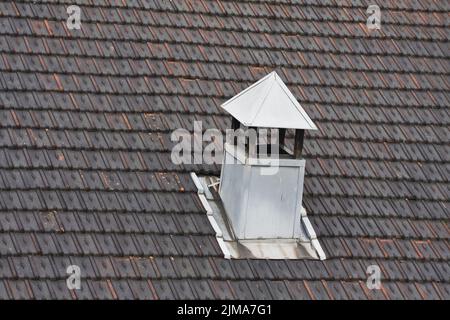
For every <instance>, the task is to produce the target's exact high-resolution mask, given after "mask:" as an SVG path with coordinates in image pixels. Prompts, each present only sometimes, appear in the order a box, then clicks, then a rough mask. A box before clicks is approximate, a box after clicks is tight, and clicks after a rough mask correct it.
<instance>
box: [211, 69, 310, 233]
mask: <svg viewBox="0 0 450 320" xmlns="http://www.w3.org/2000/svg"><path fill="white" fill-rule="evenodd" d="M222 108H223V109H225V110H226V111H227V112H228V113H230V114H231V115H232V117H233V118H232V119H233V122H232V123H233V129H237V128H239V126H240V125H241V124H243V125H244V126H246V127H249V128H277V129H279V132H280V134H279V136H280V138H279V144H280V152H279V156H277V158H276V159H272V160H268V158H267V157H266V158H262V156H261V155H260V154H258V153H256V154H255V153H252V152H249V150H248V148H242V147H239V146H238V145H235V144H234V143H229V141H228V142H227V143H226V144H225V148H224V153H225V154H224V160H223V165H222V172H221V180H220V189H219V194H220V197H221V199H222V203H223V206H224V209H225V211H226V215H227V218H228V220H229V224H230V225H231V228H232V230H233V233H234V236H235V237H236V239H237V240H256V239H258V240H262V239H298V238H299V237H301V236H303V235H302V228H301V209H302V194H303V179H304V172H305V160H304V159H301V151H302V146H303V137H304V130H310V129H312V130H316V129H317V128H316V126H315V125H314V123H313V122H312V121H311V119H310V118H309V117H308V115H307V114H306V112H305V111H304V110H303V108H302V107H301V106H300V104H299V103H298V102H297V100H296V99H295V97H294V96H293V94H292V93H291V92H290V91H289V89H288V88H287V87H286V85H285V84H284V83H283V81H282V80H281V79H280V77H279V76H278V75H277V74H276V72H272V73H270V74H268V75H267V76H265V77H264V78H263V79H261V80H259V81H258V82H256V83H255V84H253V85H252V86H250V87H249V88H247V89H245V90H244V91H242V92H241V93H239V94H238V95H236V96H235V97H233V98H232V99H230V100H228V101H227V102H225V103H224V104H223V105H222ZM286 129H295V142H294V150H293V152H283V150H286V149H285V147H284V136H285V132H286ZM270 158H272V157H270ZM270 165H278V170H276V171H275V173H273V174H266V173H263V171H262V170H261V169H262V168H263V169H264V167H266V169H267V168H268V167H269V166H270Z"/></svg>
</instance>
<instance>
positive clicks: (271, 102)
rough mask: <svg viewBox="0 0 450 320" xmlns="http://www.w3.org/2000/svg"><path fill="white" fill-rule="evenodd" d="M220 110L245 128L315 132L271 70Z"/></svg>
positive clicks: (300, 107)
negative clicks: (223, 110)
mask: <svg viewBox="0 0 450 320" xmlns="http://www.w3.org/2000/svg"><path fill="white" fill-rule="evenodd" d="M221 107H222V108H223V109H225V110H226V111H227V112H228V113H230V114H231V115H232V116H233V117H234V118H236V119H237V120H238V121H239V122H241V123H242V124H243V125H245V126H247V127H262V128H283V129H305V130H317V127H316V125H315V124H314V122H312V120H311V119H310V118H309V116H308V114H307V113H306V112H305V110H303V108H302V106H301V105H300V103H299V102H298V101H297V99H295V97H294V95H293V94H292V93H291V91H289V89H288V88H287V87H286V85H285V84H284V82H283V80H281V78H280V76H279V75H278V74H277V73H276V72H275V71H272V72H271V73H269V74H268V75H266V76H265V77H264V78H262V79H261V80H259V81H258V82H256V83H254V84H252V85H251V86H250V87H248V88H247V89H245V90H243V91H242V92H240V93H238V94H237V95H235V96H234V97H233V98H231V99H230V100H228V101H226V102H225V103H223V104H222V105H221Z"/></svg>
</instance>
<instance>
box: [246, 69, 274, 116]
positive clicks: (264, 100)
mask: <svg viewBox="0 0 450 320" xmlns="http://www.w3.org/2000/svg"><path fill="white" fill-rule="evenodd" d="M271 77H274V81H273V82H272V83H271V84H270V88H269V89H268V90H267V92H266V94H265V95H264V98H262V99H261V100H260V101H261V103H260V105H259V108H258V109H257V110H256V112H255V115H254V116H253V119H252V122H254V121H255V119H256V117H257V116H258V114H259V113H260V112H261V110H262V106H263V105H264V103H265V102H266V99H267V97H268V96H269V94H270V92H271V91H272V88H273V86H274V85H275V83H276V77H277V73H276V72H275V71H272V72H271V73H269V74H268V75H267V76H265V77H264V78H263V79H264V80H269V79H270V78H271Z"/></svg>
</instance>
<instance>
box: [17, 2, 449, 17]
mask: <svg viewBox="0 0 450 320" xmlns="http://www.w3.org/2000/svg"><path fill="white" fill-rule="evenodd" d="M222 1H223V2H227V3H230V2H233V0H232V1H230V0H222ZM239 1H240V2H243V3H254V1H252V0H239ZM15 2H17V3H25V4H29V1H24V0H16V1H15ZM42 3H43V4H50V5H58V4H62V3H56V4H55V3H54V2H52V1H50V0H42ZM262 3H264V4H269V5H270V4H271V5H279V4H281V5H284V6H287V7H292V6H295V5H297V6H300V7H305V8H307V7H318V8H328V9H341V8H342V9H364V10H365V9H366V8H367V7H365V6H364V5H362V6H359V5H345V4H344V5H339V4H332V5H326V4H319V3H315V4H309V3H296V4H295V3H291V2H275V1H262ZM79 5H82V6H83V7H87V8H108V9H110V8H113V9H122V10H126V9H137V10H142V11H145V10H150V11H152V12H170V13H190V14H203V15H205V14H206V15H223V16H232V17H265V18H267V16H251V15H246V14H245V13H242V12H241V14H238V15H235V14H227V12H225V13H223V14H217V13H214V12H211V11H208V10H206V11H195V10H194V9H193V10H192V11H188V10H183V9H180V8H177V7H173V8H172V9H170V8H162V9H160V8H150V9H147V8H145V7H144V6H117V5H102V4H94V5H92V4H86V3H83V4H79ZM382 9H384V10H386V9H387V10H390V11H395V12H397V11H398V12H420V13H430V14H433V13H447V12H448V11H447V10H446V9H438V10H427V8H424V9H415V8H400V7H395V8H390V7H384V8H382ZM269 18H270V17H269ZM285 18H286V17H285ZM274 19H276V17H274ZM311 21H326V20H320V19H314V20H311Z"/></svg>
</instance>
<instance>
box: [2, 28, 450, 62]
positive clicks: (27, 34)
mask: <svg viewBox="0 0 450 320" xmlns="http://www.w3.org/2000/svg"><path fill="white" fill-rule="evenodd" d="M247 33H248V32H247ZM252 33H262V32H252ZM0 35H2V36H10V37H29V38H39V39H42V38H44V39H61V40H62V39H68V38H67V37H63V36H55V35H39V36H37V35H36V34H34V33H19V34H18V33H2V32H0ZM295 35H302V36H316V37H319V38H329V36H324V35H323V34H320V33H315V34H306V33H296V34H295ZM333 38H336V39H367V38H366V37H365V36H361V37H357V36H339V35H336V36H334V37H333ZM373 39H375V40H405V38H403V37H382V38H373ZM69 40H93V41H100V42H114V41H115V42H126V43H130V42H132V43H150V44H166V43H169V44H184V45H192V46H193V45H202V46H206V47H212V48H216V47H227V48H237V49H259V50H263V49H266V50H267V49H269V50H271V49H273V50H272V51H279V52H281V51H287V52H298V49H292V48H291V47H289V46H288V45H286V46H284V47H283V48H282V49H278V48H275V47H273V46H270V47H264V48H263V49H261V48H258V47H256V46H255V47H250V46H243V45H226V44H224V45H215V44H210V43H208V42H206V41H202V42H189V41H166V40H159V39H158V40H148V41H145V40H143V39H137V38H136V39H125V38H111V39H106V38H105V37H74V38H70V39H69ZM406 40H408V41H415V42H430V43H436V42H440V43H442V44H447V43H448V41H447V39H445V40H436V39H418V38H406ZM1 52H4V53H19V54H27V53H29V52H13V51H10V52H8V51H6V52H5V51H1ZM303 52H312V53H317V52H319V53H320V52H325V53H335V54H336V53H337V54H345V55H358V56H359V55H361V54H364V55H367V56H388V57H390V56H394V57H415V58H430V59H444V60H445V59H448V58H446V57H445V56H436V55H433V53H428V55H424V54H416V53H414V54H413V55H411V54H408V53H403V52H401V53H395V54H393V53H381V54H380V53H372V52H364V53H354V52H353V51H348V52H344V51H339V50H325V49H324V50H315V49H306V48H305V49H303ZM60 55H62V56H69V54H66V55H64V54H60ZM70 56H73V55H72V54H70ZM85 56H88V55H85ZM98 57H101V56H98ZM129 58H131V57H129Z"/></svg>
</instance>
